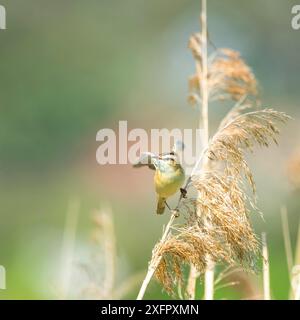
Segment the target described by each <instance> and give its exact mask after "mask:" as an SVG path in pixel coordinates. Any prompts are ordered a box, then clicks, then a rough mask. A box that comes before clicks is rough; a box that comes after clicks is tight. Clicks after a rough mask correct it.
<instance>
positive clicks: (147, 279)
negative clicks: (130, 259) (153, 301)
mask: <svg viewBox="0 0 300 320" xmlns="http://www.w3.org/2000/svg"><path fill="white" fill-rule="evenodd" d="M176 217H177V213H176V212H175V213H173V214H172V215H171V218H170V220H169V222H168V224H167V226H166V228H165V231H164V233H163V236H162V238H161V240H160V242H159V244H161V245H163V244H164V243H165V241H166V240H167V238H168V236H169V232H170V229H171V226H172V224H173V222H174V220H175V219H176ZM154 250H155V248H154ZM154 250H153V255H152V259H151V261H150V263H149V267H148V271H147V274H146V277H145V279H144V280H143V283H142V286H141V288H140V291H139V293H138V296H137V300H142V299H143V297H144V295H145V292H146V289H147V287H148V285H149V283H150V281H151V279H152V277H153V275H154V273H155V271H156V269H157V267H158V265H159V263H160V262H161V259H162V256H161V255H160V254H159V252H155V251H154Z"/></svg>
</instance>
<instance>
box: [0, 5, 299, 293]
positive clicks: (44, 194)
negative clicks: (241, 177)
mask: <svg viewBox="0 0 300 320" xmlns="http://www.w3.org/2000/svg"><path fill="white" fill-rule="evenodd" d="M0 2H1V4H2V5H4V6H5V7H6V10H7V30H5V31H0V154H1V156H0V217H1V223H0V264H1V265H3V266H5V268H6V272H7V290H0V298H1V299H46V298H47V299H52V298H56V297H57V295H56V293H57V292H56V288H57V286H58V285H59V282H60V278H59V277H60V271H59V270H60V264H61V261H62V257H61V256H62V243H63V234H64V228H65V220H66V214H67V211H68V207H69V206H70V203H71V205H72V202H74V201H75V202H77V203H78V204H79V221H78V228H77V230H76V241H75V248H74V261H75V262H74V263H77V262H79V263H80V262H81V261H82V260H84V259H86V256H88V254H87V253H86V252H87V251H88V250H89V243H90V232H91V229H92V222H91V213H92V212H93V210H95V209H97V208H100V207H101V206H103V205H105V206H110V207H111V209H112V212H113V216H114V223H115V230H116V238H117V250H118V256H119V258H118V259H119V263H118V272H119V274H120V275H119V276H120V277H121V278H126V277H129V276H131V275H134V274H136V273H139V272H143V271H145V270H146V267H147V263H148V260H149V258H150V254H151V249H152V247H153V245H154V244H155V242H156V240H157V239H159V237H160V235H161V230H162V225H163V224H164V223H165V222H166V221H167V219H168V217H167V214H166V215H165V216H163V217H158V216H156V215H155V214H154V211H155V205H156V204H155V193H154V190H153V185H152V174H153V173H151V172H148V171H147V170H137V171H135V170H132V168H131V167H130V166H129V165H118V166H108V165H107V166H100V165H98V164H97V162H96V157H95V154H96V150H97V147H98V146H99V143H97V142H96V133H97V131H98V130H100V129H102V128H112V129H114V128H117V127H118V121H119V120H128V125H129V127H130V128H145V129H150V128H163V127H166V128H173V127H176V128H196V126H197V124H198V117H199V113H198V110H196V109H193V108H191V107H190V106H189V105H188V103H187V93H188V88H187V79H188V77H189V76H190V75H191V74H192V73H193V70H194V62H193V59H192V56H191V53H190V52H189V50H188V49H187V43H188V39H189V36H190V34H191V33H193V32H195V31H198V30H199V12H200V1H198V0H164V1H159V0H152V1H144V0H126V1H116V0H111V1H105V0H101V1H100V0H97V1H96V0H90V1H83V0H81V1H79V0H64V1H59V0H52V1H48V0H26V1H23V0H14V1H8V0H1V1H0ZM296 2H297V1H287V0H277V1H273V0H263V1H261V0H254V1H238V0H224V1H218V0H209V1H208V21H209V35H210V38H211V40H212V41H213V43H214V44H215V45H216V46H218V47H223V46H225V47H231V48H233V49H236V50H239V51H240V52H241V54H242V56H243V57H244V58H245V59H246V61H247V62H248V64H249V65H250V66H251V67H252V69H253V71H254V73H255V74H256V76H257V78H258V80H259V83H260V86H261V93H262V102H263V105H264V106H270V107H273V108H275V109H277V110H279V111H285V112H287V113H289V114H290V115H291V116H292V117H293V118H294V120H293V121H290V122H289V124H288V126H287V127H285V128H284V129H283V131H282V135H281V137H280V139H279V141H280V145H279V147H275V146H272V147H271V148H270V149H268V150H257V152H256V153H255V155H252V156H250V157H249V161H250V165H251V168H252V169H253V172H254V176H255V178H256V181H257V185H258V195H259V200H258V205H259V207H260V209H261V210H262V211H263V213H264V221H263V220H262V219H260V217H258V216H254V219H253V222H254V224H255V229H256V232H257V234H260V233H261V232H262V231H266V232H267V234H268V242H269V251H270V264H271V289H272V294H273V297H274V298H277V299H285V298H287V297H288V291H289V278H288V272H287V264H286V258H285V252H284V242H283V237H282V231H281V221H280V207H281V206H282V205H286V206H287V208H288V214H289V220H290V227H291V238H292V242H293V245H294V244H295V241H296V234H297V228H298V222H299V213H300V199H299V193H297V192H296V191H294V190H293V189H292V188H291V186H290V184H289V181H288V177H287V166H288V162H289V158H290V157H291V155H292V154H293V153H294V152H295V150H297V149H299V148H300V141H299V138H300V134H299V125H300V117H299V116H300V111H299V103H300V102H299V101H300V90H299V79H300V60H299V52H300V31H295V30H293V29H292V28H291V17H292V16H291V8H292V5H293V4H296ZM229 107H230V104H229V103H227V104H221V105H219V104H218V105H215V104H212V105H211V106H210V121H211V131H213V129H214V128H216V126H217V124H218V121H219V120H220V119H221V118H222V116H224V114H225V112H226V111H227V110H229ZM74 199H75V200H74ZM99 272H101V268H99ZM252 281H253V282H254V283H255V284H254V285H255V286H257V287H258V288H259V287H260V286H261V283H260V281H261V275H260V274H258V275H257V276H254V278H253V280H252ZM137 289H138V288H137V287H136V288H135V289H134V290H133V291H131V292H130V293H129V294H127V295H126V297H127V298H135V296H136V293H137ZM199 290H201V288H200V289H199ZM146 297H147V298H157V299H159V298H168V296H167V295H166V294H164V293H163V292H162V290H161V288H160V286H159V285H157V284H156V283H155V282H153V283H152V284H151V286H150V288H149V291H148V292H147V295H146ZM216 297H217V298H224V299H232V298H240V297H241V293H240V292H239V291H238V290H236V289H235V288H233V287H229V288H226V289H222V290H218V291H217V292H216Z"/></svg>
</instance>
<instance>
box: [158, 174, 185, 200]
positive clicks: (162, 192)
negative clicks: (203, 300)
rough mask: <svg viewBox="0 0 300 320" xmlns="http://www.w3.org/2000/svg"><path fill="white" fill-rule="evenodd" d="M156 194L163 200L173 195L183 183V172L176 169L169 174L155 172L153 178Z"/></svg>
mask: <svg viewBox="0 0 300 320" xmlns="http://www.w3.org/2000/svg"><path fill="white" fill-rule="evenodd" d="M154 183H155V190H156V193H157V194H158V195H159V196H160V197H163V198H168V197H170V196H172V195H173V194H175V193H176V192H177V191H178V190H179V188H180V187H181V186H182V185H183V183H184V171H183V169H182V168H177V169H176V170H174V171H171V172H161V171H159V170H156V173H155V176H154Z"/></svg>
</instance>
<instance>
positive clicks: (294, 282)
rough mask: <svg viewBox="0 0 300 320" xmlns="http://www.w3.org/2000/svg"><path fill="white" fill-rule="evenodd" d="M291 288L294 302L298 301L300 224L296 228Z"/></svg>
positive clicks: (299, 285)
mask: <svg viewBox="0 0 300 320" xmlns="http://www.w3.org/2000/svg"><path fill="white" fill-rule="evenodd" d="M292 287H293V295H294V299H295V300H300V223H299V227H298V235H297V244H296V252H295V265H294V268H293V274H292Z"/></svg>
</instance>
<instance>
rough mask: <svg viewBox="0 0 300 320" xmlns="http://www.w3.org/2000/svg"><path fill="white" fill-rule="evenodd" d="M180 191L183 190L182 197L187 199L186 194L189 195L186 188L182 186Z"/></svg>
mask: <svg viewBox="0 0 300 320" xmlns="http://www.w3.org/2000/svg"><path fill="white" fill-rule="evenodd" d="M180 192H181V195H182V198H184V199H186V195H187V191H186V189H184V188H180Z"/></svg>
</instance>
